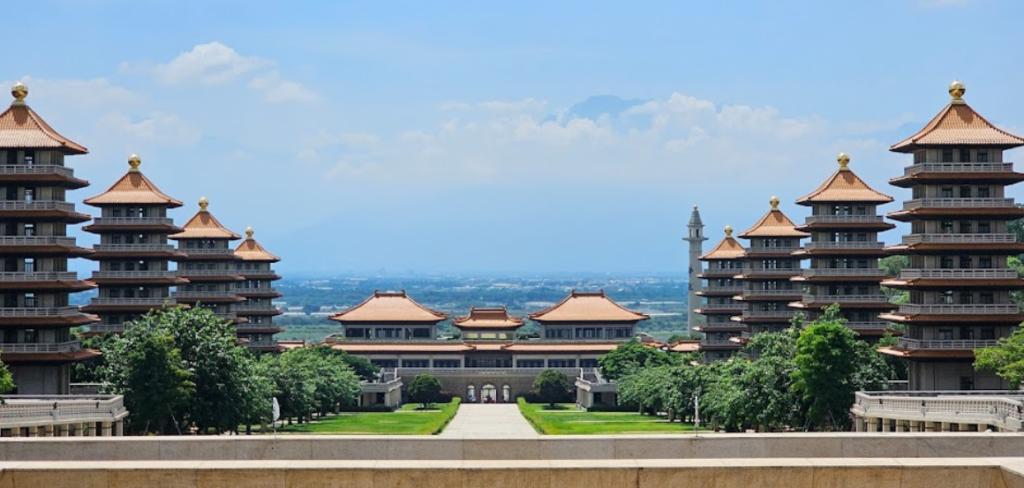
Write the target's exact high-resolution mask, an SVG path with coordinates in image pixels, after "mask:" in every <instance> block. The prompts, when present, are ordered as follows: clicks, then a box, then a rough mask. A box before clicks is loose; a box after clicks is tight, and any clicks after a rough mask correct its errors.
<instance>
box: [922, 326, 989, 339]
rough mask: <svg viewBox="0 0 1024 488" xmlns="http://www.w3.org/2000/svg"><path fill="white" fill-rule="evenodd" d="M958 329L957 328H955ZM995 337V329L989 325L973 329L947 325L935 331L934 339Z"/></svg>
mask: <svg viewBox="0 0 1024 488" xmlns="http://www.w3.org/2000/svg"><path fill="white" fill-rule="evenodd" d="M957 329H959V330H957ZM912 338H913V339H919V340H920V339H921V338H920V337H912ZM995 339H996V330H995V329H994V328H991V327H986V328H983V329H979V330H975V329H973V328H970V327H957V328H953V327H948V328H941V329H938V330H936V331H935V340H939V341H955V340H961V341H971V340H982V341H991V340H995Z"/></svg>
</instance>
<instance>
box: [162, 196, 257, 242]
mask: <svg viewBox="0 0 1024 488" xmlns="http://www.w3.org/2000/svg"><path fill="white" fill-rule="evenodd" d="M207 205H209V202H207V201H206V198H200V199H199V212H198V213H196V214H195V216H194V217H192V219H191V220H189V221H188V223H187V224H185V225H184V226H183V227H182V229H184V230H182V231H181V232H179V233H177V234H173V235H170V236H168V237H170V238H171V239H229V240H232V241H233V240H236V239H241V238H242V236H240V235H238V234H235V233H234V232H231V231H230V230H228V229H227V228H226V227H224V226H223V225H221V223H220V221H218V220H217V218H216V217H214V216H213V214H211V213H210V212H209V211H208V210H206V206H207Z"/></svg>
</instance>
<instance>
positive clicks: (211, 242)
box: [185, 239, 228, 249]
mask: <svg viewBox="0 0 1024 488" xmlns="http://www.w3.org/2000/svg"><path fill="white" fill-rule="evenodd" d="M227 244H228V241H226V240H223V239H187V240H185V249H225V248H227Z"/></svg>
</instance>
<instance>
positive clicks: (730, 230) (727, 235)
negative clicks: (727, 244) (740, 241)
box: [725, 225, 732, 237]
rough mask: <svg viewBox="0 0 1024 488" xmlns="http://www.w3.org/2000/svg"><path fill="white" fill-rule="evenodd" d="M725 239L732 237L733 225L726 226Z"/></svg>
mask: <svg viewBox="0 0 1024 488" xmlns="http://www.w3.org/2000/svg"><path fill="white" fill-rule="evenodd" d="M725 237H732V226H731V225H726V226H725Z"/></svg>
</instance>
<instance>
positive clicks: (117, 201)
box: [85, 154, 182, 208]
mask: <svg viewBox="0 0 1024 488" xmlns="http://www.w3.org/2000/svg"><path fill="white" fill-rule="evenodd" d="M141 163H142V160H140V159H139V157H138V156H136V155H134V154H132V156H131V157H130V158H128V165H129V166H131V169H129V170H128V173H125V175H124V176H122V177H121V179H119V180H117V182H115V183H114V184H113V185H111V186H110V188H109V189H108V190H107V191H105V192H103V193H101V194H99V195H96V196H94V197H92V198H86V199H85V203H86V204H87V205H93V206H96V207H99V206H103V205H122V204H133V203H134V204H140V205H165V206H167V207H168V208H177V207H180V206H181V205H182V204H181V202H180V201H178V200H175V199H174V198H171V197H169V196H167V195H166V194H165V193H164V192H162V191H160V189H159V188H157V187H156V185H154V184H153V182H152V181H149V178H146V175H144V174H142V172H141V171H139V165H140V164H141Z"/></svg>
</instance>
